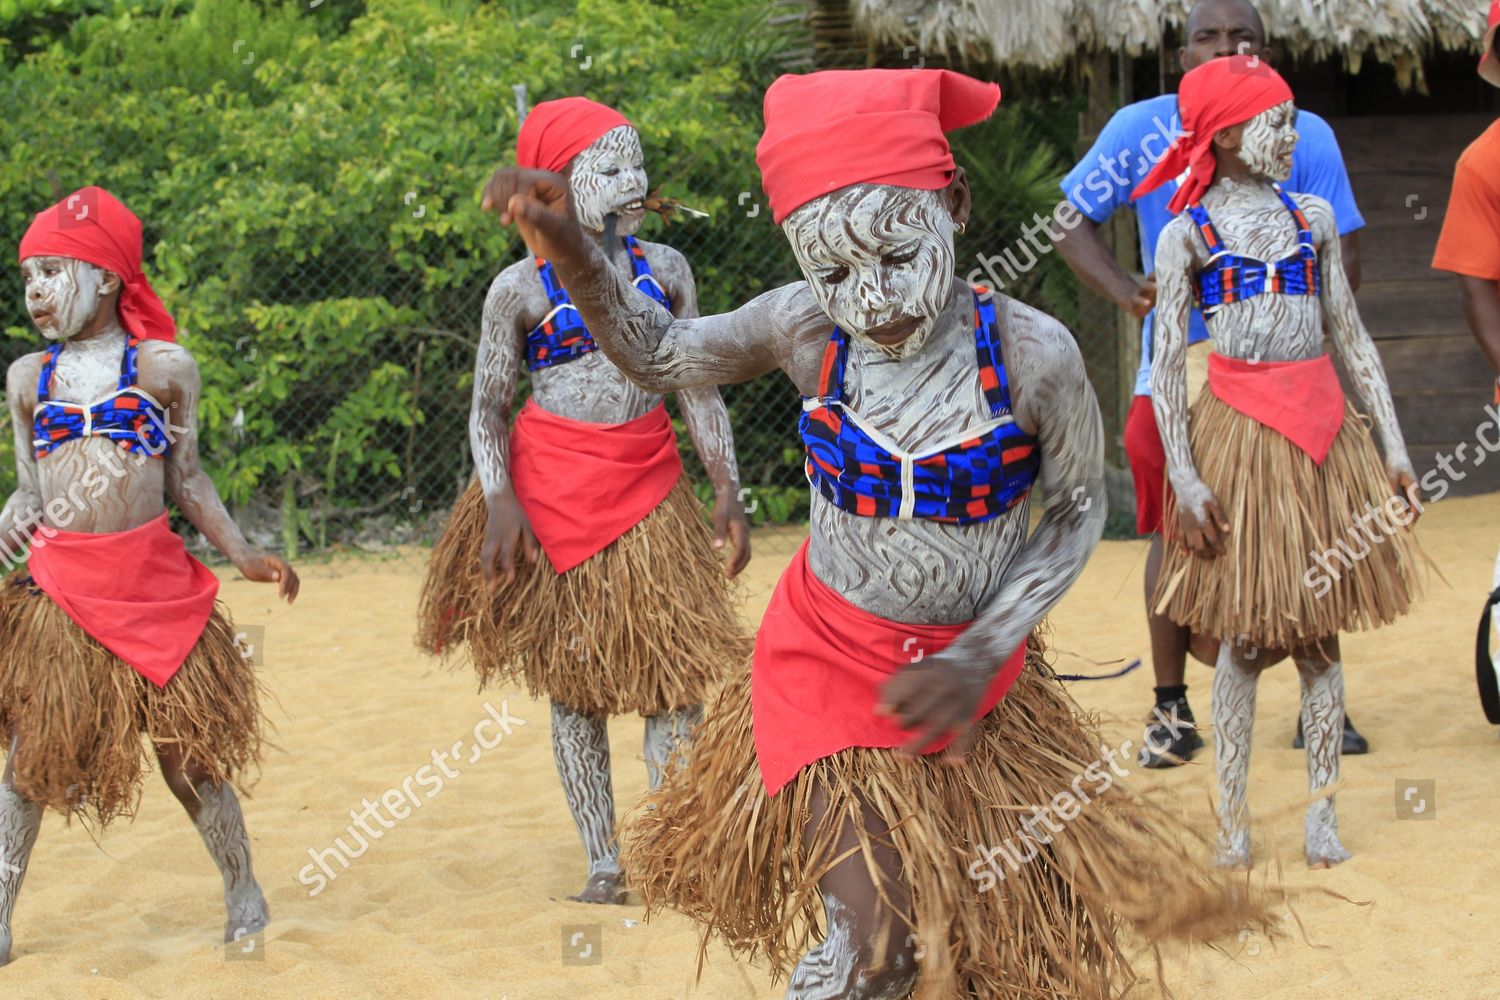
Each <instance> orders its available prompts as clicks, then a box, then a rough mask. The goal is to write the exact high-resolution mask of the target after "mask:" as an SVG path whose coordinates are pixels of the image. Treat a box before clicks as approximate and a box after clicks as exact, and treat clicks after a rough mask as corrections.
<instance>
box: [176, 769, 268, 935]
mask: <svg viewBox="0 0 1500 1000" xmlns="http://www.w3.org/2000/svg"><path fill="white" fill-rule="evenodd" d="M156 759H157V762H158V763H159V764H160V765H161V773H162V777H163V778H165V779H166V782H167V787H168V788H170V789H172V794H173V795H175V796H177V801H178V802H181V803H182V807H183V808H184V809H186V810H187V813H188V816H189V817H190V818H191V819H192V821H193V825H194V826H196V827H197V828H198V833H199V835H201V836H202V837H203V844H204V846H205V847H207V848H208V853H209V856H210V857H212V858H213V859H214V864H215V865H217V866H218V868H219V874H220V875H222V876H223V878H224V905H225V908H226V909H227V910H228V914H229V919H228V922H227V923H226V924H225V925H224V940H225V941H226V942H227V941H237V940H239V939H241V938H243V937H246V936H248V935H252V934H254V933H255V932H256V931H259V930H261V929H262V928H264V927H265V926H266V924H267V923H269V922H270V919H271V914H270V910H269V909H268V908H267V907H266V899H265V896H264V895H262V893H261V891H260V885H259V884H258V883H257V882H256V881H255V873H254V871H252V870H251V867H250V838H249V836H248V835H247V834H246V833H245V818H244V815H243V814H242V813H241V812H240V803H239V799H237V798H236V797H235V795H234V792H233V791H231V790H230V789H229V787H228V786H227V785H218V784H215V783H214V782H213V780H212V778H211V777H210V776H209V774H208V772H207V771H206V770H204V769H203V768H202V767H201V766H199V765H198V764H197V763H196V762H194V761H191V760H186V759H184V757H183V755H182V751H181V750H180V749H179V748H178V747H176V746H173V745H171V744H158V745H157V747H156Z"/></svg>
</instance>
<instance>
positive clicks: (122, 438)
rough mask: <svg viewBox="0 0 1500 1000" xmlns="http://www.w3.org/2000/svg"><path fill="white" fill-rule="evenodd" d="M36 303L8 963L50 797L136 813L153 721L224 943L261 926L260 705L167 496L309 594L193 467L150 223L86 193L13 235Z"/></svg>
mask: <svg viewBox="0 0 1500 1000" xmlns="http://www.w3.org/2000/svg"><path fill="white" fill-rule="evenodd" d="M20 259H21V273H22V276H23V278H24V279H25V288H26V307H27V309H28V311H29V312H30V314H31V319H32V322H34V323H35V324H36V326H37V329H39V330H40V331H41V333H42V335H43V336H44V337H46V338H47V339H48V340H50V341H52V344H51V346H50V347H48V348H47V349H46V350H45V351H41V352H38V353H36V354H28V355H26V356H24V357H22V358H21V359H20V360H18V361H16V362H15V363H14V364H12V365H11V366H10V372H9V375H8V377H7V381H6V395H7V397H8V399H9V402H10V411H11V423H12V425H13V426H14V428H15V445H16V478H17V486H16V490H15V492H14V493H13V494H11V497H10V499H9V501H8V502H7V503H6V504H5V508H4V510H3V511H0V548H3V549H4V554H5V555H6V556H7V557H8V559H9V561H10V562H11V563H15V562H19V561H20V560H22V559H25V558H27V555H26V550H27V548H28V546H29V548H30V554H29V560H28V562H27V566H26V568H25V569H23V570H18V571H16V572H14V573H12V574H11V575H10V576H8V577H6V578H5V580H4V582H3V583H0V740H4V741H5V742H6V743H7V744H8V746H9V750H10V752H9V757H8V758H7V760H6V766H5V780H4V784H0V856H3V859H4V862H5V863H4V865H3V866H0V964H3V963H4V962H7V961H9V959H10V948H11V929H10V918H11V911H12V908H13V907H14V906H15V901H16V895H17V893H18V892H19V891H20V887H21V880H22V879H23V878H24V877H25V875H26V867H27V863H28V860H29V859H30V856H31V848H32V845H33V844H34V843H35V842H36V835H37V830H38V827H39V826H40V824H41V816H42V809H43V808H44V807H46V806H52V807H54V808H56V809H58V810H59V811H61V812H63V813H64V814H66V815H70V816H71V815H73V814H78V815H81V816H84V817H86V818H88V819H91V820H93V821H94V822H95V823H97V824H98V825H99V826H101V827H102V826H104V825H106V824H107V823H108V822H109V821H110V820H112V819H114V818H116V817H117V816H119V815H120V814H121V813H129V812H132V811H133V810H134V808H135V803H136V801H137V799H138V797H139V794H140V784H141V772H142V770H143V766H144V765H145V758H144V757H143V754H142V749H141V737H142V736H149V737H150V739H151V741H152V743H153V744H154V747H155V751H156V759H157V762H158V764H159V765H160V766H161V769H162V774H163V776H164V777H165V778H166V780H167V784H168V785H169V786H170V787H171V789H172V792H173V794H175V795H176V796H177V798H178V800H179V801H181V802H182V804H183V806H184V807H185V808H186V809H187V811H188V815H189V816H191V817H192V819H193V822H194V823H195V824H196V825H197V827H198V832H199V833H200V834H202V836H203V841H204V843H205V844H206V845H207V847H208V850H209V853H210V854H211V855H212V856H213V859H214V862H215V864H217V865H218V866H219V871H220V873H221V874H222V875H223V878H224V901H225V905H226V907H227V908H228V911H229V918H228V922H227V923H226V925H225V928H224V940H226V941H231V940H236V939H238V938H240V937H244V936H245V935H247V934H254V933H255V932H257V931H259V930H260V929H261V928H263V927H264V926H265V925H266V922H267V920H268V919H269V912H268V911H267V909H266V901H265V897H264V896H263V895H262V894H261V891H260V886H259V885H258V884H257V883H256V881H255V876H254V873H253V872H252V871H251V868H250V844H249V840H248V839H247V837H246V835H245V823H244V819H243V817H242V815H241V812H240V805H239V801H238V800H237V799H236V798H235V795H234V792H233V791H231V790H230V784H231V783H232V782H234V781H235V780H236V779H238V778H239V777H240V776H241V775H242V774H243V773H244V771H245V769H246V768H247V767H248V766H249V765H250V764H252V763H253V762H254V761H255V760H256V758H257V755H258V753H259V749H260V737H261V715H260V709H259V707H258V701H257V684H256V680H255V676H254V673H253V671H252V670H251V667H250V665H249V664H248V663H247V662H245V659H244V657H243V656H242V655H241V652H240V650H239V648H238V647H237V646H236V645H235V642H234V634H235V633H234V626H233V625H232V624H231V623H230V621H229V619H228V617H227V615H226V614H225V613H224V611H223V609H222V608H217V607H216V606H215V600H214V599H215V596H216V594H217V593H218V586H219V585H218V580H217V579H216V578H215V577H214V575H213V574H212V573H211V572H209V571H208V569H207V568H206V567H204V566H203V564H202V563H199V562H198V561H197V560H196V559H194V558H193V557H192V556H190V555H188V553H187V550H186V548H185V547H184V546H183V542H182V539H181V538H179V537H178V536H177V535H176V534H175V533H174V532H173V531H172V529H171V527H170V526H169V525H168V521H167V511H166V509H165V507H164V505H163V497H164V495H165V496H166V497H168V498H170V499H171V500H172V501H173V502H174V503H175V504H176V505H177V508H178V510H180V511H181V513H182V515H183V516H184V517H186V518H187V520H188V521H189V523H191V524H192V525H193V527H195V528H197V529H198V530H199V531H200V532H202V534H203V536H204V537H205V538H207V539H208V540H209V541H210V542H211V543H212V544H213V545H214V547H215V548H217V549H218V550H219V551H220V552H221V553H223V554H224V556H225V557H226V558H228V559H229V560H230V561H231V562H233V563H234V565H235V568H237V569H238V570H239V571H240V573H241V574H243V575H244V576H245V578H246V579H249V580H258V581H262V582H266V583H275V584H277V586H278V588H279V591H280V594H281V596H282V597H284V598H286V600H287V601H291V600H293V599H294V598H295V597H296V596H297V588H298V581H297V574H296V573H295V572H293V570H292V568H291V567H290V566H289V565H287V563H286V562H285V561H283V560H282V559H281V558H279V557H277V556H274V555H267V554H263V553H259V552H256V551H254V550H253V549H251V548H250V546H249V545H248V544H247V543H246V542H245V539H244V536H243V535H241V534H240V530H239V528H237V527H236V526H235V524H234V522H233V521H232V520H230V518H229V514H228V513H227V512H226V511H225V510H224V505H223V504H222V503H221V502H220V500H219V496H218V493H217V492H216V491H215V490H214V485H213V481H212V480H210V479H209V478H208V476H207V475H206V474H205V473H204V472H203V469H202V468H201V467H200V466H199V464H198V413H197V411H198V397H199V392H200V386H199V377H198V366H197V364H196V363H195V362H194V360H193V356H192V355H191V354H189V353H188V352H187V351H186V350H185V349H183V348H182V347H180V346H179V345H177V344H176V343H175V336H176V326H175V324H174V323H173V321H172V317H171V316H170V315H169V314H168V313H167V311H166V309H165V308H163V306H162V304H161V301H160V300H159V299H158V298H157V296H156V293H155V291H153V290H152V288H151V283H150V282H149V281H148V280H147V279H146V276H145V275H144V274H143V273H142V272H141V223H140V220H138V219H137V218H136V217H135V216H134V215H133V214H132V213H131V212H130V210H129V209H127V208H126V207H125V206H124V205H123V204H121V203H120V202H119V201H118V200H116V199H115V198H114V197H113V196H112V195H111V194H109V192H107V191H105V190H103V189H102V188H98V187H87V188H83V189H82V190H80V191H77V192H75V193H73V194H72V195H70V196H69V197H68V198H66V199H64V200H63V201H61V202H59V203H58V204H57V205H54V206H53V207H52V208H49V209H47V210H46V211H45V212H42V213H40V214H39V215H37V216H36V218H35V220H34V221H33V222H32V224H31V227H30V228H29V229H28V230H27V231H26V235H25V236H24V237H23V238H22V240H21V248H20Z"/></svg>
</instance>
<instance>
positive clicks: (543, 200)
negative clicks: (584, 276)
mask: <svg viewBox="0 0 1500 1000" xmlns="http://www.w3.org/2000/svg"><path fill="white" fill-rule="evenodd" d="M480 204H481V207H482V208H483V209H484V210H485V211H487V212H494V213H495V214H496V215H498V216H499V217H500V224H501V225H502V226H509V225H511V224H514V225H515V227H516V229H517V230H518V231H519V232H520V233H521V238H522V239H523V240H525V241H526V246H527V248H528V249H530V250H531V252H532V253H534V254H536V255H537V256H538V257H545V258H547V259H548V260H550V261H553V262H554V263H556V262H559V261H561V262H565V263H568V262H576V261H579V260H581V259H582V257H583V255H584V253H585V252H586V250H587V243H586V240H587V237H585V235H584V232H583V228H582V227H581V226H579V225H578V220H577V219H576V218H574V217H573V208H572V204H571V202H570V200H569V198H568V182H567V180H565V179H564V178H563V176H562V175H561V174H554V173H552V172H550V171H546V170H522V169H521V168H519V167H501V168H499V169H498V170H496V171H495V172H494V173H493V174H491V175H490V179H489V182H488V183H486V184H485V186H484V199H483V201H482V202H481V203H480Z"/></svg>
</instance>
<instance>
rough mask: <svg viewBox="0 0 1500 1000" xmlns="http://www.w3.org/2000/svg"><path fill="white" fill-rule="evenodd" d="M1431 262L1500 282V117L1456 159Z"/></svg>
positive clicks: (1441, 266)
mask: <svg viewBox="0 0 1500 1000" xmlns="http://www.w3.org/2000/svg"><path fill="white" fill-rule="evenodd" d="M1432 266H1433V268H1435V269H1436V270H1439V271H1452V272H1453V273H1454V274H1466V275H1469V276H1470V277H1474V278H1485V279H1487V280H1490V281H1500V120H1497V121H1496V122H1495V124H1493V125H1491V126H1490V127H1489V128H1488V129H1486V130H1485V132H1484V133H1483V134H1482V135H1481V136H1480V137H1479V138H1478V139H1475V140H1474V142H1473V144H1472V145H1470V146H1469V148H1468V149H1466V150H1464V153H1463V155H1462V156H1460V157H1459V158H1458V167H1457V169H1455V170H1454V172H1453V194H1452V195H1451V196H1450V197H1449V199H1448V212H1447V215H1446V216H1445V217H1444V219H1443V232H1442V235H1440V236H1439V237H1438V245H1437V253H1435V254H1434V255H1433V258H1432Z"/></svg>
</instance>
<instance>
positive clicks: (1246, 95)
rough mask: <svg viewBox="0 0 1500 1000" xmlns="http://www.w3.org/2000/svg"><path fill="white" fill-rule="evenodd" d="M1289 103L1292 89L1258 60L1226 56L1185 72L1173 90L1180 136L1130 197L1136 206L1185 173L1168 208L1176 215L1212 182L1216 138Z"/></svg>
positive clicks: (1272, 70)
mask: <svg viewBox="0 0 1500 1000" xmlns="http://www.w3.org/2000/svg"><path fill="white" fill-rule="evenodd" d="M1291 99H1292V88H1291V87H1289V86H1287V82H1286V81H1285V80H1283V79H1282V78H1281V75H1280V74H1279V73H1277V72H1276V71H1275V70H1274V69H1272V68H1271V67H1270V66H1268V65H1266V64H1265V63H1264V62H1261V60H1260V58H1259V57H1258V56H1224V57H1223V58H1221V59H1211V60H1209V61H1208V62H1206V63H1204V64H1202V65H1201V66H1198V67H1196V68H1195V69H1192V70H1189V71H1188V74H1187V75H1186V76H1184V77H1183V78H1182V84H1181V85H1180V86H1179V87H1178V88H1177V109H1178V111H1179V113H1180V114H1181V115H1182V128H1183V134H1182V135H1180V136H1178V138H1177V140H1176V141H1175V142H1173V143H1172V145H1171V147H1170V148H1169V149H1168V150H1167V153H1166V155H1165V156H1163V157H1162V158H1161V159H1160V160H1159V161H1157V164H1156V166H1155V167H1153V168H1152V169H1151V172H1150V173H1149V174H1147V175H1146V177H1145V179H1144V180H1142V181H1141V183H1140V184H1139V185H1137V187H1136V189H1135V190H1134V191H1133V192H1131V195H1130V198H1131V200H1132V201H1134V200H1135V199H1136V198H1139V197H1141V195H1144V194H1150V193H1151V192H1152V191H1155V190H1156V189H1157V188H1159V187H1161V186H1162V185H1163V184H1165V183H1167V182H1168V181H1170V180H1172V179H1173V178H1175V177H1178V176H1179V175H1181V174H1182V172H1183V171H1184V170H1186V171H1189V173H1188V175H1187V177H1185V178H1183V181H1182V184H1181V186H1180V187H1179V188H1178V189H1177V193H1176V194H1175V195H1173V196H1172V200H1171V201H1170V202H1169V203H1168V204H1167V208H1168V209H1169V210H1170V211H1171V212H1172V213H1173V214H1174V215H1175V214H1176V213H1178V212H1181V211H1182V210H1183V209H1184V208H1186V207H1187V206H1189V205H1193V204H1197V202H1198V199H1200V198H1202V197H1203V192H1205V191H1207V190H1208V188H1209V185H1210V184H1212V183H1213V182H1214V171H1215V170H1216V169H1217V165H1216V164H1215V162H1214V133H1215V132H1218V131H1219V130H1220V129H1226V128H1230V127H1232V126H1234V125H1239V124H1241V123H1242V122H1247V121H1249V120H1250V119H1252V118H1254V117H1255V116H1256V115H1258V114H1260V113H1261V112H1262V111H1269V110H1270V109H1272V108H1274V107H1276V105H1278V104H1282V103H1284V102H1286V101H1290V100H1291Z"/></svg>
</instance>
